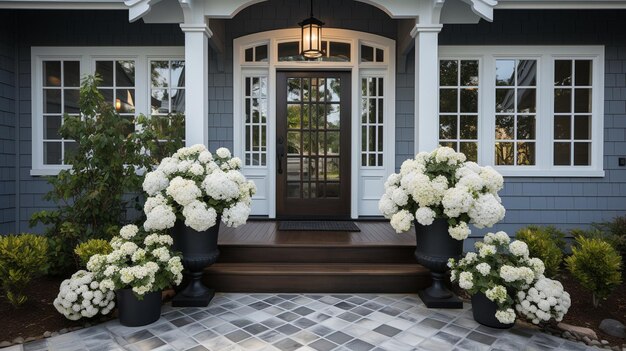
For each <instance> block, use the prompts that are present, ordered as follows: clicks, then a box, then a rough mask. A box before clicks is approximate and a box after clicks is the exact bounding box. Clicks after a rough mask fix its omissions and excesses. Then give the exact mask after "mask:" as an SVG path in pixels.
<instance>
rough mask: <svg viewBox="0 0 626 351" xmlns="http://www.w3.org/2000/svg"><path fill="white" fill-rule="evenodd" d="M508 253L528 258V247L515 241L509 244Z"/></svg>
mask: <svg viewBox="0 0 626 351" xmlns="http://www.w3.org/2000/svg"><path fill="white" fill-rule="evenodd" d="M509 252H511V253H512V254H513V255H515V256H519V257H528V245H527V244H526V243H525V242H523V241H520V240H515V241H513V242H512V243H511V244H509Z"/></svg>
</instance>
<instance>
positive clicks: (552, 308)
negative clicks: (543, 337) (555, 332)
mask: <svg viewBox="0 0 626 351" xmlns="http://www.w3.org/2000/svg"><path fill="white" fill-rule="evenodd" d="M571 304H572V300H571V299H570V296H569V294H568V293H567V292H566V291H565V290H563V285H562V284H561V283H560V282H559V281H556V280H552V279H549V278H546V277H541V278H539V280H537V282H536V283H535V285H533V286H532V287H531V288H530V289H528V291H520V292H518V293H517V304H516V305H515V309H516V310H517V312H519V313H520V314H521V315H523V316H524V317H526V318H527V319H528V320H530V321H532V322H533V323H534V324H539V323H540V322H547V321H549V320H550V319H552V318H554V319H555V320H556V321H557V322H560V321H562V320H563V317H564V316H565V314H566V313H567V311H568V309H569V307H570V305H571Z"/></svg>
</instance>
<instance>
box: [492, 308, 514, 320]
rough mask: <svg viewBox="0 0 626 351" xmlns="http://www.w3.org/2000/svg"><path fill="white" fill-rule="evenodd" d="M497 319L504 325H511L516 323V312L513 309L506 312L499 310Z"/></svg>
mask: <svg viewBox="0 0 626 351" xmlns="http://www.w3.org/2000/svg"><path fill="white" fill-rule="evenodd" d="M496 319H498V321H499V322H500V323H502V324H511V323H514V322H515V311H513V309H512V308H507V309H506V310H498V311H497V312H496Z"/></svg>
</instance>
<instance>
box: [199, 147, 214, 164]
mask: <svg viewBox="0 0 626 351" xmlns="http://www.w3.org/2000/svg"><path fill="white" fill-rule="evenodd" d="M198 161H200V163H203V164H206V163H209V162H211V161H213V155H212V154H211V153H210V152H209V151H206V150H205V151H202V152H200V154H199V155H198Z"/></svg>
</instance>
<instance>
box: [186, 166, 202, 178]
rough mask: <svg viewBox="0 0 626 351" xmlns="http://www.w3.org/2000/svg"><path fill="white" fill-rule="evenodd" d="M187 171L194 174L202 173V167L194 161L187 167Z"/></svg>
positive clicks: (199, 174)
mask: <svg viewBox="0 0 626 351" xmlns="http://www.w3.org/2000/svg"><path fill="white" fill-rule="evenodd" d="M189 173H191V174H193V175H195V176H201V175H204V167H203V166H202V165H201V164H199V163H194V164H192V165H191V167H189Z"/></svg>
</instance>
